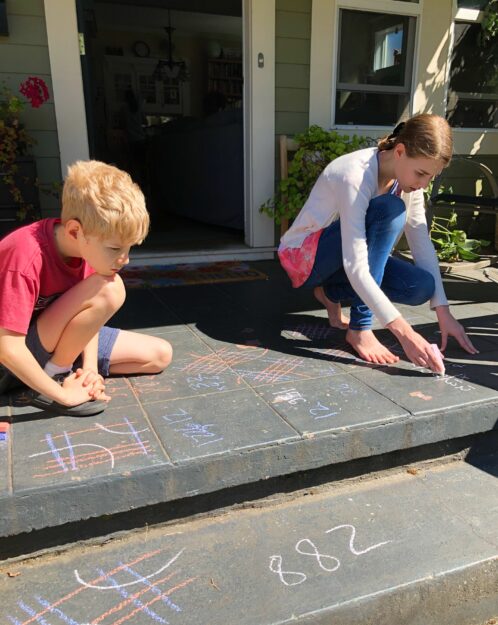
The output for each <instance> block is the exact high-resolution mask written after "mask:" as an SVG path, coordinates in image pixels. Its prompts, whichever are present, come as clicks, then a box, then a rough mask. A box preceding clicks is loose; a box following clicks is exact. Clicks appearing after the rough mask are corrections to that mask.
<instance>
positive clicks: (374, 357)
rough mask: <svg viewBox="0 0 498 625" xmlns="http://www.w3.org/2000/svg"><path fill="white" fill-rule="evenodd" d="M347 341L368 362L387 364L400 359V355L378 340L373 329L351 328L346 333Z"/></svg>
mask: <svg viewBox="0 0 498 625" xmlns="http://www.w3.org/2000/svg"><path fill="white" fill-rule="evenodd" d="M346 341H347V342H348V343H349V344H350V345H351V347H352V348H353V349H354V350H355V351H356V352H357V353H358V355H359V356H360V358H363V360H366V361H367V362H374V363H376V364H379V365H387V364H392V363H394V362H398V360H399V358H398V356H395V355H394V354H393V353H392V352H390V351H389V350H388V349H387V347H384V345H382V343H380V342H379V341H378V340H377V338H376V337H375V334H374V333H373V332H372V330H351V328H349V329H348V331H347V333H346Z"/></svg>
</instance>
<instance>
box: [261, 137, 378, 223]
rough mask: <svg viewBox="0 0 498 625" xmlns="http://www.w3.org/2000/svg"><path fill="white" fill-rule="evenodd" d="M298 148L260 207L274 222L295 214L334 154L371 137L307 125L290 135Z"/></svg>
mask: <svg viewBox="0 0 498 625" xmlns="http://www.w3.org/2000/svg"><path fill="white" fill-rule="evenodd" d="M294 139H295V141H296V143H297V145H298V149H297V151H296V152H295V154H294V158H293V159H292V161H291V162H290V163H289V173H288V178H286V179H285V180H280V181H279V182H278V186H277V191H276V193H275V195H274V196H273V197H272V198H270V199H269V200H268V201H267V202H265V203H264V204H263V205H262V206H261V208H260V211H261V212H262V213H265V214H266V215H269V216H270V217H272V218H274V219H275V221H276V223H278V224H279V223H281V221H282V220H283V219H293V218H294V217H296V216H297V214H298V213H299V211H300V210H301V208H302V207H303V205H304V203H305V202H306V200H307V199H308V196H309V194H310V192H311V189H312V188H313V185H314V184H315V182H316V180H317V178H318V176H319V175H320V174H321V172H322V171H323V170H324V168H325V167H326V166H327V165H328V164H329V163H330V161H333V160H334V159H335V158H337V157H338V156H342V155H343V154H347V153H348V152H354V151H355V150H359V149H361V148H365V147H368V146H369V145H372V139H369V138H367V137H358V136H357V135H353V136H352V137H348V136H346V135H340V134H338V133H337V132H335V131H334V130H324V129H323V128H320V126H310V127H309V128H308V130H307V131H306V132H303V133H301V134H298V135H296V136H295V137H294Z"/></svg>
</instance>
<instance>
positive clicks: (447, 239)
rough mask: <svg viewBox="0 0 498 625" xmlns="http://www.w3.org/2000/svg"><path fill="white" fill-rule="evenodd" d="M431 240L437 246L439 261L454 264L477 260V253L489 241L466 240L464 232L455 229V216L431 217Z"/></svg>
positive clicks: (454, 214)
mask: <svg viewBox="0 0 498 625" xmlns="http://www.w3.org/2000/svg"><path fill="white" fill-rule="evenodd" d="M430 235H431V240H432V241H433V242H434V243H435V244H436V245H437V249H436V253H437V256H438V258H439V260H444V261H449V262H455V261H458V260H479V258H480V255H479V254H478V252H479V251H480V249H481V247H486V246H487V245H489V244H490V241H484V240H482V239H468V238H467V234H466V233H465V231H464V230H459V229H458V228H457V214H456V213H455V211H453V212H452V213H451V216H450V217H433V218H432V224H431V229H430Z"/></svg>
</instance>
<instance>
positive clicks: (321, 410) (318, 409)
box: [310, 401, 341, 421]
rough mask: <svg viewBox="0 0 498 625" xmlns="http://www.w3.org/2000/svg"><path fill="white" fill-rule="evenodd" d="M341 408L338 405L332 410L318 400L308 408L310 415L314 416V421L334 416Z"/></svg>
mask: <svg viewBox="0 0 498 625" xmlns="http://www.w3.org/2000/svg"><path fill="white" fill-rule="evenodd" d="M340 411H341V409H340V408H339V407H338V408H337V410H336V411H332V410H331V409H330V408H329V407H328V406H324V405H323V404H321V403H320V402H319V401H317V402H316V405H315V406H313V407H312V408H310V415H311V416H312V417H314V419H315V421H318V420H319V419H328V418H329V417H335V415H338V414H339V412H340Z"/></svg>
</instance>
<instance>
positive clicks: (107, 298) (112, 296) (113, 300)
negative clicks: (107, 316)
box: [88, 274, 126, 314]
mask: <svg viewBox="0 0 498 625" xmlns="http://www.w3.org/2000/svg"><path fill="white" fill-rule="evenodd" d="M91 278H94V279H95V280H96V281H97V287H98V289H97V293H96V296H95V297H94V298H92V299H93V303H94V305H95V306H97V307H98V308H101V309H102V310H104V311H105V312H106V313H111V314H114V313H115V312H116V311H117V310H119V309H120V308H121V306H122V305H123V304H124V301H125V299H126V289H125V286H124V283H123V280H122V279H121V278H120V277H119V276H118V275H115V276H113V277H107V276H101V275H97V274H94V275H93V276H90V278H88V280H89V279H91Z"/></svg>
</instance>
